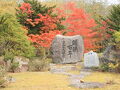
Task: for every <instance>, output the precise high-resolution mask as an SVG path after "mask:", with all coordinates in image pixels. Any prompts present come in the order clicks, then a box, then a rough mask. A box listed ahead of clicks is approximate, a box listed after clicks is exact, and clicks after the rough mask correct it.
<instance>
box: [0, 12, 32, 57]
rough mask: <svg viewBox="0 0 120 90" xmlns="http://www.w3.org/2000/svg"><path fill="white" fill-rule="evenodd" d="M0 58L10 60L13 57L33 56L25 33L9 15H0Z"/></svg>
mask: <svg viewBox="0 0 120 90" xmlns="http://www.w3.org/2000/svg"><path fill="white" fill-rule="evenodd" d="M0 56H5V59H12V58H13V57H14V56H25V57H32V56H34V47H33V46H31V43H30V41H29V40H28V37H27V36H26V32H25V30H24V29H22V26H21V25H20V24H19V23H18V22H17V20H16V18H15V17H14V16H13V15H11V14H7V13H6V14H1V15H0Z"/></svg>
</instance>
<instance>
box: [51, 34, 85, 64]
mask: <svg viewBox="0 0 120 90" xmlns="http://www.w3.org/2000/svg"><path fill="white" fill-rule="evenodd" d="M83 52H84V45H83V39H82V37H81V36H80V35H76V36H62V35H56V37H55V39H54V40H53V42H52V45H51V53H52V59H53V62H54V63H59V64H60V63H61V64H63V63H64V64H66V63H76V62H78V61H81V59H82V57H83Z"/></svg>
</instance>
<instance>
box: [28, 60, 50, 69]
mask: <svg viewBox="0 0 120 90" xmlns="http://www.w3.org/2000/svg"><path fill="white" fill-rule="evenodd" d="M51 61H52V60H51V59H48V58H47V59H39V58H34V59H32V60H30V62H29V71H47V70H49V64H50V62H51Z"/></svg>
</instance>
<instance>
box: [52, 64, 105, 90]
mask: <svg viewBox="0 0 120 90" xmlns="http://www.w3.org/2000/svg"><path fill="white" fill-rule="evenodd" d="M76 69H77V68H76V67H75V66H72V65H71V66H61V67H57V66H56V65H55V64H51V65H50V72H51V73H56V74H63V75H67V76H69V81H70V86H74V87H77V88H101V87H103V86H105V84H103V83H99V82H84V81H82V79H83V78H84V77H86V76H88V75H90V74H91V73H92V70H91V69H82V70H81V71H80V74H79V75H75V74H71V73H68V72H67V71H71V70H73V71H74V70H76Z"/></svg>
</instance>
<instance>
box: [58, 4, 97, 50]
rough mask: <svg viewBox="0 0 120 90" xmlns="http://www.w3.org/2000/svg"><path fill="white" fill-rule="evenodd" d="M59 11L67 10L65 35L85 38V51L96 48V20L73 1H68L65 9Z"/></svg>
mask: <svg viewBox="0 0 120 90" xmlns="http://www.w3.org/2000/svg"><path fill="white" fill-rule="evenodd" d="M57 10H58V9H57ZM58 11H62V14H63V13H66V12H67V13H66V14H65V15H66V20H65V21H64V22H62V23H63V24H64V25H65V26H66V27H67V28H66V30H64V32H65V33H66V34H65V35H67V36H73V35H81V36H82V37H83V39H84V45H85V51H89V50H95V48H96V45H95V41H96V39H94V38H93V37H94V36H95V35H96V34H97V32H94V28H95V27H96V26H97V24H96V22H95V20H94V19H93V18H91V17H90V15H89V14H87V13H86V12H85V11H84V10H83V9H80V8H77V7H76V5H75V3H73V2H69V3H67V4H66V5H64V8H63V10H58Z"/></svg>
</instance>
